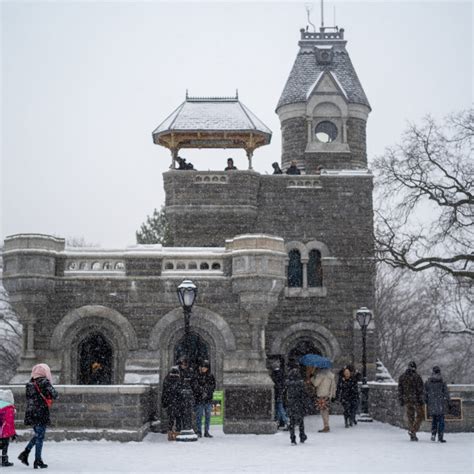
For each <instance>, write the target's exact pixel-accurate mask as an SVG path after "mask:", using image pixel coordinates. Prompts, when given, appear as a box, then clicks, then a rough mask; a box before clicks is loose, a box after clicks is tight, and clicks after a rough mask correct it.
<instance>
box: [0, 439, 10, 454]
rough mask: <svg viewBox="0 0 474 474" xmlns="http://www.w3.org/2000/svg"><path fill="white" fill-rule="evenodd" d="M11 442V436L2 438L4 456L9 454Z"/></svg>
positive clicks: (0, 445) (1, 445) (0, 441)
mask: <svg viewBox="0 0 474 474" xmlns="http://www.w3.org/2000/svg"><path fill="white" fill-rule="evenodd" d="M9 444H10V438H1V439H0V449H1V450H2V456H7V455H8V445H9Z"/></svg>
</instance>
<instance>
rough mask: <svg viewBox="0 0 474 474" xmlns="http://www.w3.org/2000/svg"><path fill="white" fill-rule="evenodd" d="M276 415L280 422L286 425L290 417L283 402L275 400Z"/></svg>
mask: <svg viewBox="0 0 474 474" xmlns="http://www.w3.org/2000/svg"><path fill="white" fill-rule="evenodd" d="M275 416H276V420H277V421H278V423H280V424H281V425H286V424H287V423H288V417H287V416H286V411H285V407H284V406H283V402H275Z"/></svg>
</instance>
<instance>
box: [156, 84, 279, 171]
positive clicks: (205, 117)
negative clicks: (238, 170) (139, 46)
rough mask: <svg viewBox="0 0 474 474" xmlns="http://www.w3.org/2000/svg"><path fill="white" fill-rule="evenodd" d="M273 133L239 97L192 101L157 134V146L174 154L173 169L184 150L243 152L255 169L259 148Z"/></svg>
mask: <svg viewBox="0 0 474 474" xmlns="http://www.w3.org/2000/svg"><path fill="white" fill-rule="evenodd" d="M271 137H272V132H271V130H270V129H269V128H268V127H267V126H266V125H265V124H264V123H263V122H262V121H261V120H260V119H259V118H258V117H256V116H255V115H254V114H253V113H252V112H251V111H250V110H249V109H248V108H247V107H246V106H245V105H244V104H242V102H240V101H239V97H238V94H236V95H235V97H189V96H188V93H187V92H186V100H185V101H184V102H183V103H182V104H181V105H180V106H179V107H178V108H177V109H176V110H175V111H174V112H173V113H171V115H169V116H168V117H167V118H166V119H165V120H164V121H163V122H162V123H161V124H160V125H158V127H157V128H156V129H155V130H154V132H153V142H154V143H156V144H157V145H162V146H164V147H166V148H168V149H169V150H171V155H172V167H173V168H174V167H175V163H176V158H177V157H178V152H179V150H180V149H182V148H243V149H244V150H245V151H246V153H247V157H248V160H249V169H252V156H253V152H254V150H255V149H256V148H258V147H260V146H263V145H268V144H269V143H270V140H271Z"/></svg>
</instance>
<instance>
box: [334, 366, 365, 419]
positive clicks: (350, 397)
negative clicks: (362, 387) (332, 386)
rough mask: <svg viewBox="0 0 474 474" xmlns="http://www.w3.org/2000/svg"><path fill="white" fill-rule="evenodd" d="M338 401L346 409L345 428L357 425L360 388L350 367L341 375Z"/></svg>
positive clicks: (338, 386) (337, 393)
mask: <svg viewBox="0 0 474 474" xmlns="http://www.w3.org/2000/svg"><path fill="white" fill-rule="evenodd" d="M336 400H338V401H339V402H340V403H341V405H342V407H343V409H344V426H345V427H346V428H349V427H350V426H353V425H357V421H356V412H357V407H358V406H359V388H358V386H357V380H356V377H355V376H354V374H353V371H351V367H350V366H346V367H344V368H343V369H342V370H341V372H340V373H339V380H338V382H337V389H336Z"/></svg>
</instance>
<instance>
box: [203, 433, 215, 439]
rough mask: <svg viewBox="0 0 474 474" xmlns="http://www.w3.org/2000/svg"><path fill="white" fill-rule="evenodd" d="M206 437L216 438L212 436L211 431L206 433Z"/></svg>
mask: <svg viewBox="0 0 474 474" xmlns="http://www.w3.org/2000/svg"><path fill="white" fill-rule="evenodd" d="M204 438H214V436H212V435H211V433H209V431H206V432H205V433H204Z"/></svg>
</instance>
